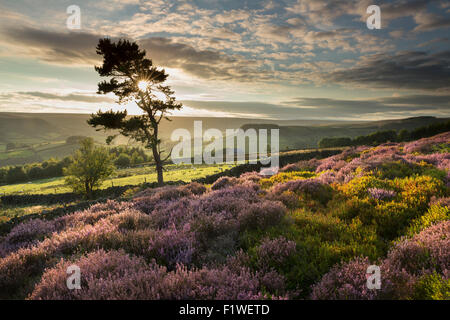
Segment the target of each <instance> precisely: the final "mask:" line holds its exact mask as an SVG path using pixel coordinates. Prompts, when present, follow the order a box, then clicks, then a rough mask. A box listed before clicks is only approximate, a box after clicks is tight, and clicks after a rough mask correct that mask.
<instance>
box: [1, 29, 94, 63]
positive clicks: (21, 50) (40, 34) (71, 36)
mask: <svg viewBox="0 0 450 320" xmlns="http://www.w3.org/2000/svg"><path fill="white" fill-rule="evenodd" d="M99 38H100V37H99V36H98V35H95V34H90V33H84V32H55V31H48V30H42V29H37V28H33V27H28V26H24V27H13V28H4V29H3V30H2V31H1V33H0V39H1V40H2V41H4V44H5V45H6V46H9V47H12V48H13V50H14V51H15V53H17V54H20V55H25V56H30V57H36V58H38V59H40V60H42V61H45V62H48V63H55V64H64V65H93V64H95V63H98V62H99V61H100V60H99V57H98V56H97V54H96V52H95V47H96V44H97V42H98V39H99Z"/></svg>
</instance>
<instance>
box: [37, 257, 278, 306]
mask: <svg viewBox="0 0 450 320" xmlns="http://www.w3.org/2000/svg"><path fill="white" fill-rule="evenodd" d="M71 264H75V265H77V266H79V267H80V269H81V270H82V273H81V289H79V290H68V289H67V287H66V278H67V274H66V270H67V267H68V266H70V265H71ZM270 280H271V279H268V277H267V276H266V277H260V276H259V275H258V274H252V273H251V272H250V271H248V270H246V269H241V270H239V271H238V272H233V271H231V270H230V269H228V268H227V267H222V268H219V269H206V268H202V269H193V270H188V269H187V268H185V267H183V266H182V265H179V266H178V267H177V268H176V270H174V271H172V272H167V270H166V268H164V267H161V266H158V265H156V264H154V263H150V264H146V263H145V261H144V260H142V259H141V258H138V257H132V256H129V255H127V254H126V253H124V252H123V251H110V252H105V251H103V250H99V251H96V252H93V253H90V254H89V255H87V256H85V257H82V258H80V259H79V260H78V261H74V262H73V263H72V262H69V261H64V260H63V261H61V262H60V263H59V264H58V265H57V266H55V267H54V268H53V269H49V270H47V271H46V272H45V273H44V275H43V276H42V279H41V281H40V282H39V283H38V284H37V285H36V287H35V288H34V290H33V292H32V294H31V295H30V297H29V298H30V299H138V300H142V299H221V300H222V299H226V300H228V299H263V298H264V295H263V294H262V285H263V283H264V282H268V281H270ZM276 289H279V288H276Z"/></svg>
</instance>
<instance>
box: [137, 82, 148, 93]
mask: <svg viewBox="0 0 450 320" xmlns="http://www.w3.org/2000/svg"><path fill="white" fill-rule="evenodd" d="M149 86H150V83H149V82H148V81H145V80H142V81H139V83H138V88H139V90H141V91H147V88H148V87H149Z"/></svg>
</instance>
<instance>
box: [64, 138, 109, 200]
mask: <svg viewBox="0 0 450 320" xmlns="http://www.w3.org/2000/svg"><path fill="white" fill-rule="evenodd" d="M80 145H81V147H80V149H79V150H77V151H76V152H75V154H74V155H73V162H72V163H71V164H70V165H69V167H68V168H65V169H64V175H66V176H67V177H66V184H67V185H68V186H70V187H71V188H72V189H73V190H74V192H77V193H82V194H84V195H85V196H86V197H88V198H91V197H92V192H93V191H94V190H95V189H96V188H99V187H100V186H101V184H102V182H103V181H104V180H105V179H106V178H108V177H109V176H110V175H111V174H112V173H113V172H114V164H113V161H112V158H111V157H110V155H109V153H108V150H107V149H106V148H103V147H95V145H94V140H93V139H92V138H86V139H84V140H82V141H80Z"/></svg>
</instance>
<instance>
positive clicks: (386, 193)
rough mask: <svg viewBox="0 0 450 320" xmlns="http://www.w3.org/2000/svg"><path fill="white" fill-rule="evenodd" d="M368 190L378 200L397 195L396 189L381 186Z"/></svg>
mask: <svg viewBox="0 0 450 320" xmlns="http://www.w3.org/2000/svg"><path fill="white" fill-rule="evenodd" d="M367 191H368V192H369V195H370V196H371V197H372V198H373V199H376V200H386V199H392V198H394V197H395V196H396V195H397V193H396V192H395V191H392V190H385V189H381V188H370V189H368V190H367Z"/></svg>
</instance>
